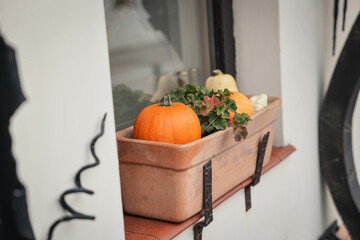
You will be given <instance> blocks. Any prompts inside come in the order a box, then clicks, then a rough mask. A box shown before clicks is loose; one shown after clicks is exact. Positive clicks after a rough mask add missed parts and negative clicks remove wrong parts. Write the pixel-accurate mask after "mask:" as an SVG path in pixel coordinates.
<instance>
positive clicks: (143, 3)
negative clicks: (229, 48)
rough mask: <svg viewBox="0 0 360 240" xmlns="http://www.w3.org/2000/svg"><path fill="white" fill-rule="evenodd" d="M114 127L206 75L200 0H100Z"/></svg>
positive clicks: (128, 123) (202, 3)
mask: <svg viewBox="0 0 360 240" xmlns="http://www.w3.org/2000/svg"><path fill="white" fill-rule="evenodd" d="M105 14H106V24H107V32H108V44H109V56H110V68H111V78H112V87H113V97H114V108H115V121H116V129H117V131H119V130H120V129H123V128H126V127H128V126H131V125H133V123H134V121H135V118H136V116H137V115H138V113H139V112H140V111H141V110H142V109H143V108H144V107H146V106H148V105H150V104H154V103H156V102H158V101H159V100H160V99H161V98H162V97H163V96H164V94H165V93H170V91H171V90H172V89H174V88H177V87H179V86H182V85H185V84H187V83H191V84H204V79H205V77H207V76H208V75H209V74H210V63H209V62H210V60H209V50H208V49H209V43H208V32H207V16H206V3H205V1H193V0H117V1H114V0H105Z"/></svg>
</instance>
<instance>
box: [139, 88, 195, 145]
mask: <svg viewBox="0 0 360 240" xmlns="http://www.w3.org/2000/svg"><path fill="white" fill-rule="evenodd" d="M133 134H134V138H135V139H141V140H149V141H157V142H165V143H174V144H187V143H189V142H192V141H195V140H198V139H200V138H201V126H200V121H199V118H198V116H197V115H196V113H195V112H194V111H193V110H192V109H191V108H190V107H188V106H186V105H185V104H183V103H176V102H175V103H172V101H171V97H170V96H169V95H166V96H165V97H164V98H163V99H161V101H160V104H153V105H150V106H148V107H146V108H145V109H143V110H142V111H141V112H140V113H139V115H138V116H137V118H136V120H135V123H134V133H133Z"/></svg>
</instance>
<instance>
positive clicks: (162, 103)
mask: <svg viewBox="0 0 360 240" xmlns="http://www.w3.org/2000/svg"><path fill="white" fill-rule="evenodd" d="M171 105H173V103H172V101H171V96H170V95H169V94H165V96H164V97H163V98H162V99H161V100H160V104H159V106H162V107H169V106H171Z"/></svg>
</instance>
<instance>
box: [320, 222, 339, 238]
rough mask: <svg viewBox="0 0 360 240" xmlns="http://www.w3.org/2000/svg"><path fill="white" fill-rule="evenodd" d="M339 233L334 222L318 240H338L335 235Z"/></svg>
mask: <svg viewBox="0 0 360 240" xmlns="http://www.w3.org/2000/svg"><path fill="white" fill-rule="evenodd" d="M338 231H339V226H338V225H337V221H336V220H335V221H334V222H333V223H332V224H331V225H330V226H329V227H328V228H327V229H326V230H325V232H324V233H323V234H322V235H321V237H320V238H319V240H340V239H339V238H338V237H337V236H336V233H337V232H338Z"/></svg>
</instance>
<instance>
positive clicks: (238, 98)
mask: <svg viewBox="0 0 360 240" xmlns="http://www.w3.org/2000/svg"><path fill="white" fill-rule="evenodd" d="M230 99H232V100H234V101H235V103H236V106H237V109H236V112H237V113H246V114H247V115H249V116H250V115H252V114H253V113H254V108H253V106H252V104H251V102H250V99H249V98H248V97H247V96H245V95H244V94H242V93H240V92H231V95H230ZM234 116H235V113H234V112H232V111H230V117H229V118H230V119H231V120H232V119H233V117H234Z"/></svg>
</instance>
